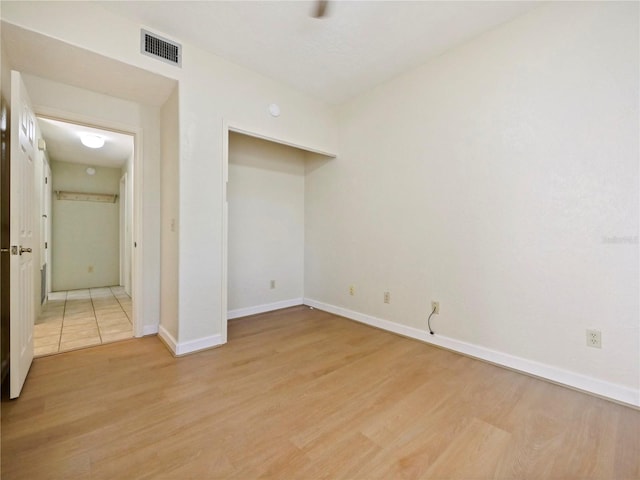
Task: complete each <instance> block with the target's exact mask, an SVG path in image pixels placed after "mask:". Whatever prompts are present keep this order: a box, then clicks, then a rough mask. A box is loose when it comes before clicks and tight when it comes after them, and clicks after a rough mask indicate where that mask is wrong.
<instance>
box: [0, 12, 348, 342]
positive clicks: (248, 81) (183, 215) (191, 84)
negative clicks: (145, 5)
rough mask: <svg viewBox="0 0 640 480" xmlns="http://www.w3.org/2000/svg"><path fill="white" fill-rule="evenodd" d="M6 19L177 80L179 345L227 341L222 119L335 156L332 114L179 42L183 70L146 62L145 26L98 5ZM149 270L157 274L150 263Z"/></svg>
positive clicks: (308, 99) (17, 14)
mask: <svg viewBox="0 0 640 480" xmlns="http://www.w3.org/2000/svg"><path fill="white" fill-rule="evenodd" d="M1 14H2V18H3V19H4V20H6V21H8V22H10V23H12V24H14V25H18V26H22V27H25V28H28V29H30V30H34V31H37V32H40V33H42V34H44V35H48V36H50V37H54V38H57V39H60V40H63V41H66V42H68V43H70V44H73V45H78V46H81V47H84V48H86V49H89V50H91V51H94V52H96V53H99V54H101V55H105V56H107V57H110V58H114V59H117V60H120V61H123V62H126V63H129V64H132V65H136V66H139V67H142V68H145V69H147V70H150V71H152V72H156V73H160V74H163V75H165V76H168V77H170V78H175V79H177V80H178V81H179V82H180V89H179V116H180V162H179V182H180V184H179V195H180V198H179V220H180V221H179V232H178V233H179V258H180V264H179V273H178V284H179V300H178V308H179V312H178V315H179V331H178V335H177V337H176V340H177V341H178V343H180V344H184V345H185V348H187V349H191V350H192V349H197V348H204V347H206V346H212V345H215V344H218V343H220V342H224V341H226V337H225V334H226V289H225V285H224V283H223V272H224V268H223V266H224V265H223V262H224V260H223V258H225V255H224V253H223V248H224V240H223V237H224V236H225V235H226V233H225V232H224V228H223V221H224V211H225V210H224V208H225V205H224V200H223V199H224V197H225V192H224V180H226V178H223V177H224V174H225V172H224V166H223V155H224V153H223V146H224V139H223V131H225V129H224V122H225V121H229V122H231V123H233V124H234V125H236V126H239V127H242V128H244V129H245V130H249V131H253V132H257V133H261V134H263V135H265V136H268V137H271V138H277V139H281V140H286V141H288V142H290V143H293V144H296V145H303V146H306V147H309V148H314V149H317V150H322V151H329V152H330V151H334V150H335V140H336V129H335V116H334V109H333V108H332V107H329V106H328V105H326V104H324V103H322V102H319V101H317V100H315V99H312V98H311V97H309V96H307V95H305V94H302V93H300V92H297V91H295V90H293V89H292V88H290V87H288V86H286V85H284V84H282V83H280V82H277V81H275V80H272V79H269V78H266V77H264V76H261V75H259V74H256V73H254V72H251V71H249V70H247V69H245V68H242V67H239V66H237V65H235V64H233V63H231V62H228V61H225V60H223V59H221V58H219V57H216V56H214V55H211V54H209V53H207V52H205V51H203V50H201V49H199V48H197V47H194V46H193V45H191V44H189V43H188V42H187V41H185V39H181V38H178V39H176V40H178V41H180V42H181V43H182V46H183V58H182V68H181V69H179V68H175V67H172V66H170V65H167V64H165V63H163V62H159V61H156V60H154V59H152V58H149V57H147V56H145V55H141V54H140V53H139V36H140V28H141V25H139V24H136V23H133V22H130V21H128V20H126V19H124V18H121V17H118V16H116V15H113V14H112V13H110V12H108V11H106V10H104V9H102V8H100V6H99V5H96V4H94V3H92V2H68V3H67V2H61V3H57V2H56V3H46V2H45V3H41V2H29V1H26V2H6V3H5V2H3V6H2V12H1ZM158 33H160V34H162V33H163V32H158ZM273 102H276V103H278V104H279V105H280V106H281V109H282V115H281V116H280V117H278V118H273V117H271V116H270V115H269V114H268V112H267V107H268V105H269V104H270V103H273ZM225 133H226V131H225ZM145 151H146V150H145ZM145 165H146V164H145ZM145 191H147V190H146V189H145ZM156 191H157V190H156ZM203 206H204V207H203ZM148 213H151V212H148ZM158 228H159V226H158ZM156 265H157V264H156ZM146 268H149V269H150V270H151V271H153V267H152V266H151V265H148V266H147V267H146ZM155 278H159V275H157V276H155Z"/></svg>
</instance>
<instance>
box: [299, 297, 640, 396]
mask: <svg viewBox="0 0 640 480" xmlns="http://www.w3.org/2000/svg"><path fill="white" fill-rule="evenodd" d="M304 304H305V305H308V306H310V307H313V308H317V309H319V310H323V311H325V312H329V313H333V314H334V315H339V316H341V317H345V318H348V319H350V320H355V321H356V322H360V323H364V324H366V325H370V326H372V327H376V328H380V329H382V330H387V331H389V332H393V333H397V334H399V335H403V336H405V337H410V338H414V339H416V340H420V341H423V342H425V343H429V344H432V345H436V346H438V347H442V348H445V349H447V350H451V351H454V352H457V353H461V354H462V355H466V356H469V357H473V358H477V359H479V360H483V361H486V362H489V363H493V364H495V365H499V366H502V367H506V368H509V369H512V370H516V371H518V372H521V373H525V374H527V375H531V376H534V377H538V378H541V379H544V380H548V381H551V382H553V383H556V384H559V385H563V386H566V387H570V388H573V389H576V390H580V391H583V392H586V393H590V394H593V395H596V396H599V397H603V398H606V399H608V400H613V401H615V402H618V403H622V404H625V405H628V406H632V407H636V408H640V390H637V389H633V388H629V387H625V386H623V385H618V384H615V383H610V382H606V381H604V380H599V379H597V378H593V377H588V376H586V375H581V374H579V373H575V372H570V371H568V370H564V369H561V368H558V367H555V366H553V365H547V364H543V363H540V362H536V361H533V360H528V359H526V358H522V357H517V356H514V355H510V354H507V353H503V352H499V351H496V350H491V349H489V348H486V347H482V346H480V345H475V344H472V343H467V342H463V341H460V340H456V339H455V338H450V337H446V336H443V335H430V334H429V332H428V331H427V330H426V329H425V330H424V331H423V330H419V329H417V328H414V327H409V326H406V325H401V324H399V323H395V322H391V321H389V320H383V319H381V318H377V317H373V316H371V315H366V314H364V313H360V312H355V311H353V310H349V309H346V308H343V307H338V306H335V305H331V304H328V303H323V302H320V301H317V300H314V299H311V298H305V299H304Z"/></svg>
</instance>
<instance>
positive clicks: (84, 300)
mask: <svg viewBox="0 0 640 480" xmlns="http://www.w3.org/2000/svg"><path fill="white" fill-rule="evenodd" d="M130 319H131V297H129V295H127V294H126V293H125V291H124V287H103V288H90V289H86V290H69V291H68V292H52V293H50V294H49V299H48V301H47V304H46V305H45V307H44V308H43V310H42V314H41V315H40V317H39V318H38V320H37V321H36V323H35V325H34V341H33V344H34V355H35V356H36V357H39V356H42V355H51V354H52V353H58V352H65V351H67V350H74V349H76V348H84V347H90V346H94V345H101V344H103V343H108V342H115V341H117V340H124V339H127V338H131V337H133V326H132V324H131V320H130Z"/></svg>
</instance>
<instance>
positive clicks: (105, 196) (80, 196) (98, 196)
mask: <svg viewBox="0 0 640 480" xmlns="http://www.w3.org/2000/svg"><path fill="white" fill-rule="evenodd" d="M56 198H57V199H58V200H72V201H77V202H78V201H79V202H101V203H116V200H117V199H118V195H117V194H115V193H84V192H67V191H64V190H56Z"/></svg>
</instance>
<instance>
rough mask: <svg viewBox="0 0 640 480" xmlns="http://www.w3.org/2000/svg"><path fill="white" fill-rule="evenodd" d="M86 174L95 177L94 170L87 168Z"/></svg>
mask: <svg viewBox="0 0 640 480" xmlns="http://www.w3.org/2000/svg"><path fill="white" fill-rule="evenodd" d="M85 171H86V172H87V175H95V174H96V169H95V168H93V167H87V169H86V170H85Z"/></svg>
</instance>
